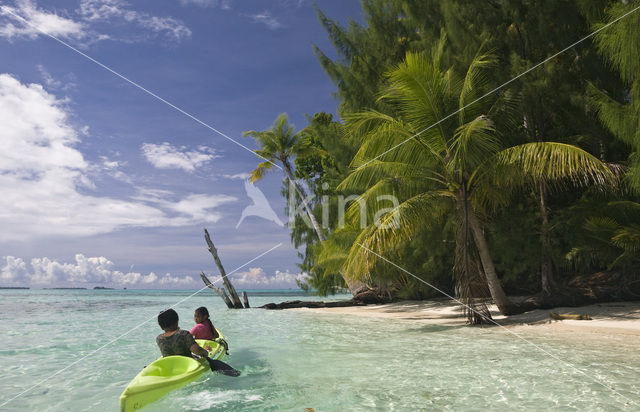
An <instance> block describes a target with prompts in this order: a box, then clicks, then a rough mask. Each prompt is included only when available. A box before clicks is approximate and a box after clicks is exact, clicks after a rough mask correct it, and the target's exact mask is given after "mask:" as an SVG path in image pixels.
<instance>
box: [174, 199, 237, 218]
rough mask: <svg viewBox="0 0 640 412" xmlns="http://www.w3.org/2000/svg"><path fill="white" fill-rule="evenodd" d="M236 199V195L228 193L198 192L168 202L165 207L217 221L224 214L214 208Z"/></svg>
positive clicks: (192, 216) (187, 214)
mask: <svg viewBox="0 0 640 412" xmlns="http://www.w3.org/2000/svg"><path fill="white" fill-rule="evenodd" d="M234 201H236V198H235V197H232V196H227V195H203V194H196V195H189V196H187V197H186V198H184V199H182V200H180V201H178V202H172V203H170V204H167V205H165V207H167V208H169V209H172V210H174V211H176V212H178V213H181V214H183V215H186V216H190V217H191V218H193V219H196V220H202V221H205V220H207V219H209V220H210V221H211V219H215V220H214V221H217V220H218V219H220V218H221V217H222V215H220V214H218V213H216V212H215V211H214V209H215V208H217V207H219V206H221V205H223V204H225V203H231V202H234Z"/></svg>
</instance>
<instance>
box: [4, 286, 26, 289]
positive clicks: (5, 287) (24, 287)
mask: <svg viewBox="0 0 640 412" xmlns="http://www.w3.org/2000/svg"><path fill="white" fill-rule="evenodd" d="M0 289H29V288H28V287H26V286H0Z"/></svg>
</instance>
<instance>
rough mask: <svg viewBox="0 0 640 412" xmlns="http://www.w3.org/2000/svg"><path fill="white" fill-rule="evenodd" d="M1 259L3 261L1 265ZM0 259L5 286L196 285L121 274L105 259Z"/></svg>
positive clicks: (181, 278) (190, 281)
mask: <svg viewBox="0 0 640 412" xmlns="http://www.w3.org/2000/svg"><path fill="white" fill-rule="evenodd" d="M3 260H4V262H3ZM3 260H0V265H2V267H1V270H0V280H1V281H2V282H3V283H4V284H11V285H33V286H45V287H46V286H83V287H92V286H94V285H108V286H118V287H123V286H124V287H130V286H134V287H136V286H137V287H154V286H157V285H161V286H174V287H179V286H182V287H186V286H196V284H197V282H196V281H195V280H194V278H193V277H191V276H175V275H172V274H170V273H167V274H165V275H164V276H162V277H158V275H156V274H155V273H153V272H150V273H148V274H146V275H145V274H142V273H138V272H128V273H124V272H121V271H119V270H116V269H115V264H114V263H113V262H112V261H110V260H109V259H107V258H106V257H104V256H100V257H86V256H84V255H83V254H77V255H75V262H73V263H62V262H59V261H57V260H52V259H49V258H47V257H42V258H34V259H31V262H30V264H29V265H27V264H26V263H25V262H24V260H23V259H21V258H16V257H13V256H5V257H4V258H3Z"/></svg>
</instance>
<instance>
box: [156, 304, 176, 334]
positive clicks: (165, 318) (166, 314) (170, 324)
mask: <svg viewBox="0 0 640 412" xmlns="http://www.w3.org/2000/svg"><path fill="white" fill-rule="evenodd" d="M158 325H160V327H161V328H162V330H164V331H171V330H175V329H178V313H177V312H176V311H175V310H173V309H167V310H165V311H162V312H160V314H159V315H158Z"/></svg>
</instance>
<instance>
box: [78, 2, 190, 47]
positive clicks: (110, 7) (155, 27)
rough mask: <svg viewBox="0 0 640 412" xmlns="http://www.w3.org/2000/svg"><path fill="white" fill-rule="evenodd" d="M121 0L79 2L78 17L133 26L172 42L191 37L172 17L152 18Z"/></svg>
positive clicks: (92, 21)
mask: <svg viewBox="0 0 640 412" xmlns="http://www.w3.org/2000/svg"><path fill="white" fill-rule="evenodd" d="M128 6H129V4H128V3H127V2H125V1H122V0H81V1H80V9H79V10H78V13H79V15H80V16H81V17H82V19H83V20H84V21H86V22H91V23H94V22H108V23H110V24H114V23H126V24H134V25H137V26H139V27H142V28H144V29H147V30H150V31H152V32H154V33H156V34H159V33H163V34H164V35H166V36H167V37H169V38H170V39H172V40H176V41H180V40H182V39H184V38H188V37H190V36H191V30H189V28H188V27H187V26H185V25H184V23H183V22H182V21H180V20H178V19H175V18H173V17H158V16H152V15H150V14H148V13H145V12H140V11H135V10H131V9H130V8H128Z"/></svg>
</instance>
